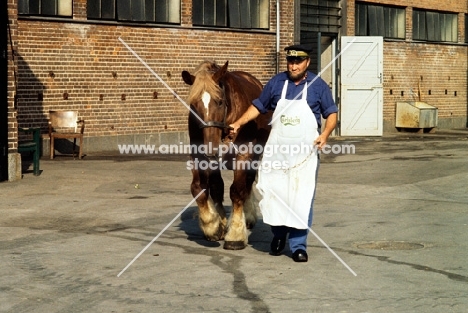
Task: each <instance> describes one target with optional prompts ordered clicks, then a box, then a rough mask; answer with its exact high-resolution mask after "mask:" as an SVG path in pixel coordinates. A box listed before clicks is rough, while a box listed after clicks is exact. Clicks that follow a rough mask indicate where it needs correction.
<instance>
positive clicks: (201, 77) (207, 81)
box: [188, 61, 222, 104]
mask: <svg viewBox="0 0 468 313" xmlns="http://www.w3.org/2000/svg"><path fill="white" fill-rule="evenodd" d="M219 68H220V67H219V66H218V65H217V64H216V63H214V62H210V61H204V62H202V63H201V64H200V65H199V66H198V67H197V68H196V69H195V74H194V76H195V81H194V82H193V85H192V86H191V88H190V93H189V96H188V101H189V103H192V104H193V103H195V102H197V101H198V100H200V99H201V97H202V95H203V93H204V92H208V93H209V94H210V95H211V98H212V99H213V100H215V101H218V100H220V99H221V97H222V94H221V88H220V87H219V86H218V84H217V83H216V82H215V81H214V80H213V78H212V76H213V73H214V72H216V71H217V70H218V69H219Z"/></svg>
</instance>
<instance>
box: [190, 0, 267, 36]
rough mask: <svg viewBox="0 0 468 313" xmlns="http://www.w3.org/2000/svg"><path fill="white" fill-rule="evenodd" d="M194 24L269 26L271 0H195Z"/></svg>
mask: <svg viewBox="0 0 468 313" xmlns="http://www.w3.org/2000/svg"><path fill="white" fill-rule="evenodd" d="M192 5H193V25H198V26H216V27H230V28H247V29H268V28H269V23H270V21H269V12H270V9H269V6H270V3H269V0H193V2H192Z"/></svg>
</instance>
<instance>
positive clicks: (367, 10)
mask: <svg viewBox="0 0 468 313" xmlns="http://www.w3.org/2000/svg"><path fill="white" fill-rule="evenodd" d="M354 15H355V26H354V31H355V35H356V36H382V37H384V38H389V39H401V40H404V39H405V38H406V9H405V8H404V7H400V6H391V5H376V4H369V3H364V2H356V7H355V13H354ZM382 21H383V23H382Z"/></svg>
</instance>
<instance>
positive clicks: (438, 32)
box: [413, 9, 458, 42]
mask: <svg viewBox="0 0 468 313" xmlns="http://www.w3.org/2000/svg"><path fill="white" fill-rule="evenodd" d="M457 25H458V15H457V14H455V13H442V12H435V11H426V10H419V9H414V10H413V39H415V40H424V41H443V42H457V41H458V32H457Z"/></svg>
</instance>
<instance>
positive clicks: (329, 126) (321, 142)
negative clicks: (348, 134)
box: [314, 113, 338, 150]
mask: <svg viewBox="0 0 468 313" xmlns="http://www.w3.org/2000/svg"><path fill="white" fill-rule="evenodd" d="M337 115H338V114H336V113H332V114H330V115H329V116H328V117H327V121H326V123H325V129H324V130H323V132H322V133H321V134H320V135H319V136H318V137H317V139H315V141H314V145H316V146H317V148H318V149H319V150H322V148H323V147H325V145H326V144H327V140H328V136H330V134H331V132H332V131H333V129H335V126H336V120H337Z"/></svg>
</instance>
